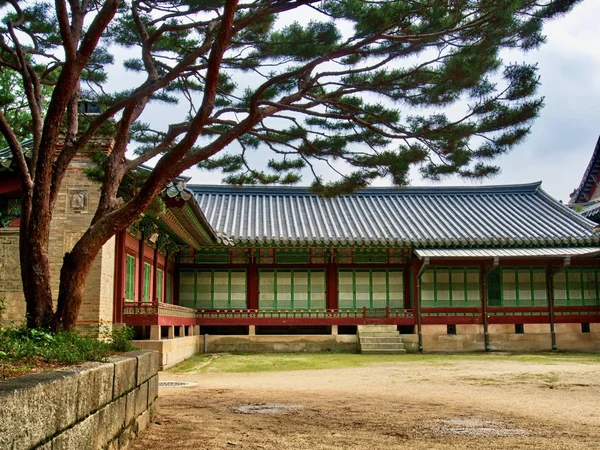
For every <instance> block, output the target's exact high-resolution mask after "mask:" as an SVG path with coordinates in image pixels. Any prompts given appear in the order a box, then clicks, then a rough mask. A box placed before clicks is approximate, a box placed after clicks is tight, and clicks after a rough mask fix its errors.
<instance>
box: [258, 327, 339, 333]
mask: <svg viewBox="0 0 600 450" xmlns="http://www.w3.org/2000/svg"><path fill="white" fill-rule="evenodd" d="M338 333H339V329H338ZM256 334H259V335H277V334H300V335H302V334H331V327H327V326H312V327H311V326H304V327H277V326H261V327H256Z"/></svg>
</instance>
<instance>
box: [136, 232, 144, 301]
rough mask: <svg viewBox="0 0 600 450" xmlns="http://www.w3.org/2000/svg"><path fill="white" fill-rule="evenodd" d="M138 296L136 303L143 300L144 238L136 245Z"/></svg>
mask: <svg viewBox="0 0 600 450" xmlns="http://www.w3.org/2000/svg"><path fill="white" fill-rule="evenodd" d="M137 260H138V289H137V291H138V295H137V301H138V302H140V303H141V302H142V301H143V300H144V236H143V235H142V239H141V240H140V241H139V244H138V257H137Z"/></svg>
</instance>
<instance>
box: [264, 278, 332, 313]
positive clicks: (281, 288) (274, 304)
mask: <svg viewBox="0 0 600 450" xmlns="http://www.w3.org/2000/svg"><path fill="white" fill-rule="evenodd" d="M258 304H259V309H325V306H326V305H325V271H324V270H301V269H282V270H279V269H277V270H261V271H260V272H259V298H258Z"/></svg>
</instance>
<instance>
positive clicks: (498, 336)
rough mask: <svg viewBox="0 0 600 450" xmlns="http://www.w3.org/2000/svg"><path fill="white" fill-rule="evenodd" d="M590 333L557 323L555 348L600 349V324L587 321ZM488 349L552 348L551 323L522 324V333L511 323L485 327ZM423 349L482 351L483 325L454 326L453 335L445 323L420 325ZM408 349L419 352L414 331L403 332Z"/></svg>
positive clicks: (541, 349) (588, 350) (535, 350)
mask: <svg viewBox="0 0 600 450" xmlns="http://www.w3.org/2000/svg"><path fill="white" fill-rule="evenodd" d="M589 327H590V332H589V333H583V332H582V326H581V324H580V323H557V324H555V326H554V331H555V335H556V347H557V350H567V351H568V350H576V351H587V352H595V351H600V323H590V324H589ZM488 335H489V349H490V350H491V351H507V352H538V351H550V350H552V334H551V333H550V324H547V323H545V324H543V323H542V324H535V323H526V324H523V333H516V330H515V325H514V324H490V325H489V326H488ZM422 336H423V351H425V352H463V351H484V350H485V337H484V335H483V325H456V334H455V335H453V334H448V330H447V326H446V325H423V328H422ZM402 338H403V339H404V344H405V346H406V350H407V351H408V352H412V353H414V352H418V351H419V340H418V336H417V335H416V334H403V335H402Z"/></svg>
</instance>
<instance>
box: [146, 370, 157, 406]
mask: <svg viewBox="0 0 600 450" xmlns="http://www.w3.org/2000/svg"><path fill="white" fill-rule="evenodd" d="M157 398H158V375H154V376H153V377H152V378H150V379H149V380H148V405H151V404H153V403H154V402H155V401H156V399H157Z"/></svg>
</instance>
